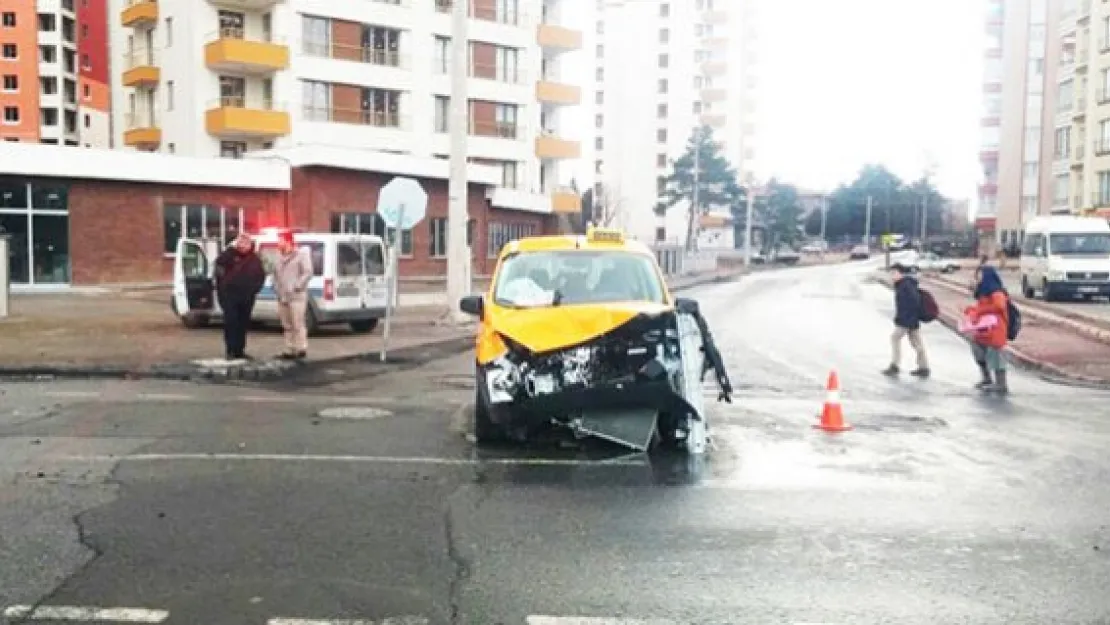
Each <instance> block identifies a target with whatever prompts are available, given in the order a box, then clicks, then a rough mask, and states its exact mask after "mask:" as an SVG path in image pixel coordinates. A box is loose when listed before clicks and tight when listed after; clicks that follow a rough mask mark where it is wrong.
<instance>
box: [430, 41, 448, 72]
mask: <svg viewBox="0 0 1110 625" xmlns="http://www.w3.org/2000/svg"><path fill="white" fill-rule="evenodd" d="M435 45H436V54H435V68H434V69H435V71H437V72H439V73H440V74H450V73H451V38H450V37H443V36H440V35H436V44H435Z"/></svg>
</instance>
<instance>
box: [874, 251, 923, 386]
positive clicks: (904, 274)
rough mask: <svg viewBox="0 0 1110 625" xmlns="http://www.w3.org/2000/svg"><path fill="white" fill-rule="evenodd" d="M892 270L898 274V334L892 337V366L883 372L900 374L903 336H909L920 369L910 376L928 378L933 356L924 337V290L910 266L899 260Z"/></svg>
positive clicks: (896, 305)
mask: <svg viewBox="0 0 1110 625" xmlns="http://www.w3.org/2000/svg"><path fill="white" fill-rule="evenodd" d="M890 269H891V273H892V274H893V275H894V333H893V334H891V336H890V349H891V354H890V366H889V367H887V368H886V369H885V370H884V371H883V373H885V374H886V375H888V376H896V375H898V373H899V372H900V371H901V365H902V339H906V338H908V339H909V341H910V346H911V347H913V351H914V352H915V353H916V354H917V368H916V369H914V370H913V371H911V372H910V375H914V376H917V377H920V378H927V377H929V357H928V355H927V354H926V353H925V343H924V342H923V341H922V340H921V290H920V288H919V287H918V284H917V279H916V278H914V277H913V276H912V275H910V273H911V269H910V268H909V267H906V266H905V265H902V264H901V263H895V264H894V265H893V266H892V267H891V268H890Z"/></svg>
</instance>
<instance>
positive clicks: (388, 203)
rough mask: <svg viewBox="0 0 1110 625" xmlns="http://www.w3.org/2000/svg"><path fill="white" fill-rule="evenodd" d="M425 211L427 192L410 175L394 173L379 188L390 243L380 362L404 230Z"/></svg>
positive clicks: (388, 329)
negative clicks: (408, 176) (389, 232)
mask: <svg viewBox="0 0 1110 625" xmlns="http://www.w3.org/2000/svg"><path fill="white" fill-rule="evenodd" d="M427 210H428V194H427V193H426V192H425V191H424V188H423V187H421V186H420V183H419V182H417V181H416V180H413V179H412V178H404V177H401V176H398V177H396V178H394V179H393V180H390V181H389V182H388V183H387V184H386V185H385V186H384V187H382V190H381V192H380V193H379V194H378V215H379V216H380V217H381V218H382V221H383V222H384V223H385V227H386V229H387V231H388V230H392V231H393V245H391V246H390V255H389V271H390V275H389V277H388V281H387V286H386V303H385V328H384V329H383V330H382V347H381V352H380V353H379V355H378V356H379V358H380V359H381V362H385V360H386V354H387V352H388V351H389V335H390V334H391V333H392V326H393V323H392V320H393V314H394V308H395V306H396V304H395V302H397V301H398V291H399V286H400V273H401V271H400V266H401V262H400V256H401V248H402V247H403V245H402V242H403V237H404V233H405V232H407V231H409V230H412V228H413V227H414V226H415V225H416V224H418V223H420V222H421V221H423V219H424V215H425V214H426V213H427Z"/></svg>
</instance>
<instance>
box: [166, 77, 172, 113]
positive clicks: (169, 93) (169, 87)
mask: <svg viewBox="0 0 1110 625" xmlns="http://www.w3.org/2000/svg"><path fill="white" fill-rule="evenodd" d="M173 100H174V89H173V81H172V80H167V81H166V110H167V111H172V110H173Z"/></svg>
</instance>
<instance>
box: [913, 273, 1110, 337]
mask: <svg viewBox="0 0 1110 625" xmlns="http://www.w3.org/2000/svg"><path fill="white" fill-rule="evenodd" d="M925 280H926V281H928V282H929V283H930V284H935V285H937V286H939V287H941V288H946V289H949V290H951V291H956V292H960V293H966V290H965V289H962V288H961V287H960V286H959V285H957V284H956V283H954V282H952V281H950V280H945V279H943V278H934V277H926V278H925ZM1018 302H1021V308H1022V312H1026V311H1028V312H1029V316H1030V317H1037V318H1039V319H1041V320H1042V321H1051V322H1053V323H1059V324H1061V325H1066V326H1067V327H1069V328H1071V329H1072V330H1074V331H1076V332H1078V333H1079V334H1081V335H1083V336H1085V337H1087V338H1089V339H1093V340H1095V341H1098V342H1100V343H1104V344H1106V345H1110V330H1107V329H1104V328H1100V327H1098V326H1095V325H1092V323H1091V322H1090V321H1084V320H1082V316H1081V315H1076V314H1071V313H1068V312H1067V311H1059V310H1052V309H1050V308H1048V307H1047V306H1045V305H1044V304H1041V303H1040V302H1034V301H1032V300H1029V299H1028V298H1022V299H1020V300H1019V299H1017V298H1015V299H1014V305H1018Z"/></svg>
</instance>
